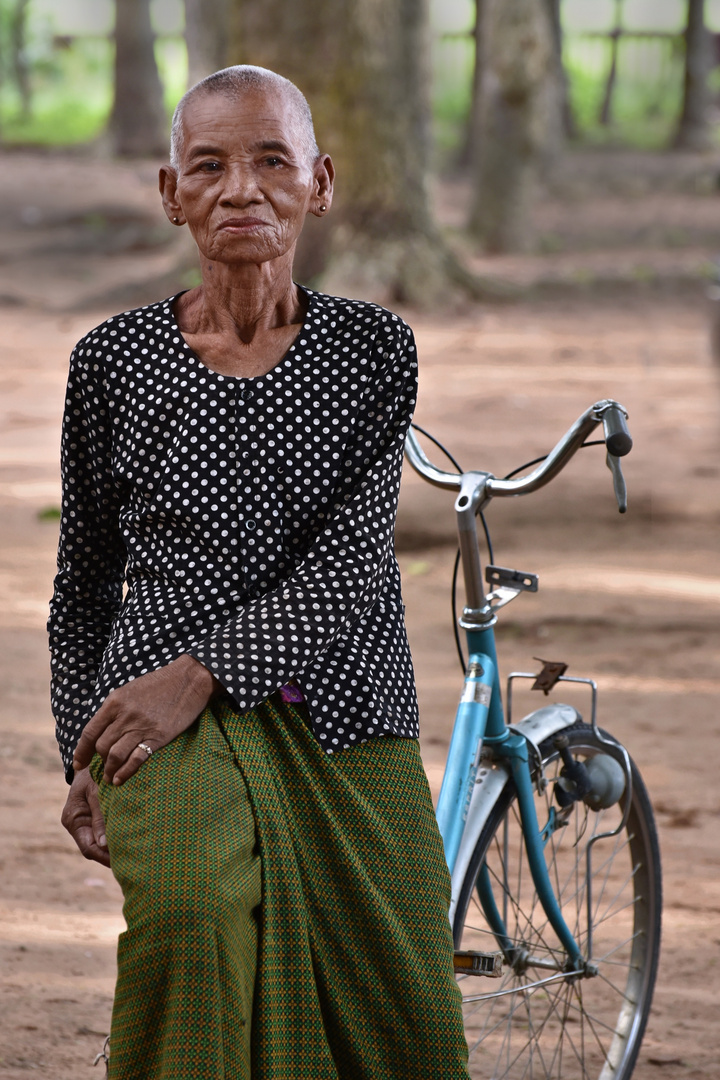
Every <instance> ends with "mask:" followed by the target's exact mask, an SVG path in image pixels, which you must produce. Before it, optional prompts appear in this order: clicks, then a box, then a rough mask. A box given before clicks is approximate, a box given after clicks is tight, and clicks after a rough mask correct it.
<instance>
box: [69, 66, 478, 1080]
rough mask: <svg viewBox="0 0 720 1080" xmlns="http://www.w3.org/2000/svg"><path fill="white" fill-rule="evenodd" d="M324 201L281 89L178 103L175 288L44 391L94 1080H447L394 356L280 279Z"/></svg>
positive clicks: (243, 80)
mask: <svg viewBox="0 0 720 1080" xmlns="http://www.w3.org/2000/svg"><path fill="white" fill-rule="evenodd" d="M333 178H334V170H333V165H332V162H331V160H330V158H329V157H328V156H327V155H326V154H321V153H319V151H318V148H317V145H316V143H315V136H314V132H313V126H312V119H311V116H310V112H309V109H308V106H307V102H306V101H305V99H304V97H303V96H302V94H301V93H300V91H299V90H298V89H297V88H296V87H295V86H293V84H292V83H289V82H288V81H287V80H285V79H283V78H281V77H280V76H278V75H275V74H273V73H272V72H269V71H265V70H263V69H261V68H253V67H235V68H228V69H226V70H225V71H220V72H217V73H216V74H215V75H211V76H210V77H209V78H207V79H205V80H203V81H202V82H201V83H198V85H197V86H194V87H193V88H192V89H191V90H190V91H188V93H187V94H186V95H185V97H184V98H183V99H182V101H181V102H180V104H179V106H178V109H177V112H176V115H175V118H174V121H173V141H172V155H171V163H170V164H169V165H167V166H165V167H164V168H162V169H161V170H160V190H161V193H162V200H163V206H164V208H165V212H166V214H167V216H168V218H169V219H170V221H171V222H173V224H175V225H176V226H178V227H180V226H183V225H187V226H188V228H189V229H190V232H191V234H192V236H193V238H194V240H195V241H196V243H197V246H198V249H199V252H200V260H201V270H202V284H201V285H199V286H198V287H197V288H195V289H191V290H190V291H188V292H184V293H180V294H179V295H177V296H175V297H172V298H170V299H169V300H164V301H162V302H160V303H156V304H151V305H150V306H148V307H145V308H140V309H138V310H136V311H130V312H126V313H124V314H122V315H118V316H116V317H115V318H113V319H109V320H108V321H107V322H106V323H103V325H102V326H99V327H98V328H97V329H95V330H93V331H91V332H90V333H89V334H88V335H87V337H85V338H84V339H83V340H82V341H81V342H80V343H79V344H78V346H77V348H76V349H75V351H74V353H73V357H72V360H71V369H70V378H69V384H68V393H67V403H66V412H65V421H64V434H63V475H64V508H63V520H62V528H61V538H60V551H59V556H58V574H57V578H56V581H55V595H54V598H53V604H52V612H51V617H50V637H51V650H52V654H53V702H54V711H55V715H56V718H57V731H58V740H59V743H60V746H61V750H62V754H63V757H64V760H65V764H66V768H67V777H68V780H69V781H70V782H71V787H70V793H69V796H68V801H67V805H66V808H65V811H64V814H63V823H64V824H65V826H66V828H67V829H69V831H70V832H71V833H72V835H73V837H74V838H75V840H76V842H77V844H78V846H79V848H80V850H81V851H82V852H83V854H84V855H85V856H86V857H87V858H90V859H96V860H97V861H98V862H101V863H104V864H105V865H109V866H111V867H112V871H113V873H114V874H115V876H116V878H117V880H118V881H119V883H120V885H121V887H122V890H123V894H124V900H125V904H124V914H125V918H126V921H127V931H126V932H125V933H124V934H122V936H121V939H120V943H119V950H118V982H117V990H116V995H115V1003H114V1008H113V1017H112V1032H111V1054H110V1066H109V1075H110V1077H113V1078H117V1080H205V1078H207V1080H221V1078H226V1080H242V1078H246V1077H250V1076H253V1077H256V1078H258V1080H259V1078H262V1080H294V1078H300V1077H306V1078H308V1080H326V1078H327V1080H331V1078H332V1080H362V1078H367V1080H370V1078H373V1080H390V1078H397V1080H400V1078H402V1080H420V1078H425V1077H427V1078H428V1080H429V1078H431V1077H432V1078H437V1077H440V1076H442V1077H443V1078H444V1080H454V1078H456V1077H457V1078H459V1077H467V1075H468V1074H467V1070H466V1065H465V1060H466V1046H465V1042H464V1036H463V1030H462V1021H461V1016H460V1007H459V994H458V991H457V988H456V986H455V982H454V978H453V971H452V942H451V937H450V928H449V925H448V921H447V909H448V901H449V884H448V876H447V872H446V868H445V864H444V859H443V852H442V846H441V841H440V838H439V835H438V832H437V828H436V825H435V820H434V816H433V810H432V805H431V802H430V795H429V790H428V786H427V782H426V780H425V776H424V773H423V770H422V766H421V762H420V756H419V751H418V743H417V706H416V701H415V692H414V687H413V675H412V667H411V661H410V655H409V652H408V647H407V641H406V637H405V630H404V625H403V608H402V602H401V597H400V581H399V573H398V568H397V564H396V562H395V559H394V556H393V527H394V521H395V511H396V503H397V494H398V485H399V479H400V470H401V463H402V453H403V440H404V436H405V433H406V431H407V428H408V425H409V423H410V416H411V413H412V408H413V404H414V396H415V368H416V365H415V350H414V346H413V338H412V334H411V332H410V330H409V328H408V327H407V326H406V325H405V324H404V323H403V322H402V321H401V320H400V319H399V318H398V317H397V316H396V315H393V314H391V313H390V312H388V311H385V310H383V309H382V308H380V307H377V306H375V305H373V304H368V303H362V302H360V301H356V300H353V301H350V300H343V299H338V298H335V297H330V296H324V295H321V294H320V293H317V292H313V291H311V290H309V289H305V288H301V287H300V286H298V285H296V284H294V283H293V279H292V263H293V254H294V251H295V246H296V243H297V240H298V237H299V235H300V231H301V229H302V226H303V222H304V220H305V217H306V215H307V214H315V215H317V216H318V217H323V216H324V215H325V214H326V213H327V212H328V210H329V209H330V205H331V201H332V192H333ZM125 586H126V591H125V595H123V593H124V587H125Z"/></svg>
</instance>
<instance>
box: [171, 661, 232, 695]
mask: <svg viewBox="0 0 720 1080" xmlns="http://www.w3.org/2000/svg"><path fill="white" fill-rule="evenodd" d="M173 666H177V668H178V669H179V670H180V671H182V672H183V674H186V675H187V677H188V680H189V688H191V690H192V691H194V692H196V693H197V694H198V696H200V697H202V698H203V699H204V701H205V702H208V701H210V699H211V698H213V697H215V695H216V694H218V693H220V691H221V690H222V688H223V687H222V683H221V682H219V680H218V679H216V678H215V676H214V675H213V673H212V671H209V670H208V668H206V667H205V665H204V664H201V663H200V661H199V660H197V659H196V658H195V657H194V656H192V655H191V654H190V653H183V654H182V655H181V656H178V658H177V660H174V661H173Z"/></svg>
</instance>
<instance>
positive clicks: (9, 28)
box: [0, 0, 32, 121]
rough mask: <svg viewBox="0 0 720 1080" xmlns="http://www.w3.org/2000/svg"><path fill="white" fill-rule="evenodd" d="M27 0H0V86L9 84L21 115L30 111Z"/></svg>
mask: <svg viewBox="0 0 720 1080" xmlns="http://www.w3.org/2000/svg"><path fill="white" fill-rule="evenodd" d="M28 15H29V0H0V86H6V85H8V84H10V85H12V86H13V87H14V88H15V90H16V92H17V95H18V99H19V102H20V110H19V113H20V118H21V120H24V121H27V120H28V119H29V118H30V115H31V112H32V92H31V83H30V64H29V61H28V56H27V33H28Z"/></svg>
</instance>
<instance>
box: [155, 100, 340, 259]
mask: <svg viewBox="0 0 720 1080" xmlns="http://www.w3.org/2000/svg"><path fill="white" fill-rule="evenodd" d="M297 127H298V122H297V119H296V116H295V113H294V111H293V109H292V106H291V105H289V104H288V102H287V101H286V99H285V98H284V97H283V95H282V94H280V93H278V92H276V91H273V90H270V91H259V90H247V91H244V92H243V93H242V94H240V95H239V96H238V97H237V98H235V99H233V98H228V97H225V96H223V95H220V94H207V95H199V96H198V97H196V98H194V99H193V100H191V101H190V102H189V103H188V105H187V108H186V110H185V113H184V118H183V130H184V136H185V137H184V142H183V147H182V156H181V160H180V162H179V167H178V170H177V173H176V172H175V170H173V169H171V168H170V167H169V166H165V167H164V168H163V169H162V170H161V172H160V190H161V192H162V195H163V205H164V206H165V211H166V213H167V215H168V217H169V218H170V219H171V220H173V218H179V220H180V221H181V222H182V221H185V222H187V225H188V227H189V229H190V232H191V233H192V235H193V238H194V239H195V242H196V243H197V245H198V248H199V249H200V252H201V253H202V255H204V256H205V257H206V258H207V259H209V260H211V261H214V262H223V263H228V264H240V263H255V264H258V263H264V262H267V261H268V260H270V259H276V258H278V257H280V256H282V255H285V254H286V253H288V252H289V251H291V250H292V249H293V248H294V246H295V244H296V242H297V239H298V236H299V235H300V231H301V229H302V227H303V223H304V221H305V216H306V214H308V213H317V214H319V213H321V211H320V209H319V208H320V206H321V205H325V206H329V204H330V198H331V196H332V179H333V169H332V162H331V161H330V158H329V157H327V155H323V156H322V157H321V158H319V159H318V161H317V162H315V163H314V164H313V163H312V162H309V161H308V160H307V156H306V155H305V154H304V153H303V146H302V142H301V141H300V139H299V137H298V133H297Z"/></svg>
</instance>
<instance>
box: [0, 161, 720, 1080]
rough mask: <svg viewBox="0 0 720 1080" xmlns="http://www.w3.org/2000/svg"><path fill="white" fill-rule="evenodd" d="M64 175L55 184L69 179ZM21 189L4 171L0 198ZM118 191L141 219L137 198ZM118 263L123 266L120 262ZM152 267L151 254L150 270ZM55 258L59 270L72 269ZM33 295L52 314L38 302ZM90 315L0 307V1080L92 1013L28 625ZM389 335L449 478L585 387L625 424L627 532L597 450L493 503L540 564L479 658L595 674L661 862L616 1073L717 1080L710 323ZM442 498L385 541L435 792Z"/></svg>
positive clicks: (633, 297)
mask: <svg viewBox="0 0 720 1080" xmlns="http://www.w3.org/2000/svg"><path fill="white" fill-rule="evenodd" d="M66 181H67V183H66V186H67V188H68V191H71V190H72V175H71V174H70V173H68V176H67V177H66ZM21 186H22V185H21V184H20V183H19V181H18V191H19V192H20V188H21ZM130 187H131V185H130V186H129V187H128V190H129V189H130ZM20 194H21V192H20ZM20 194H18V196H17V197H18V198H20ZM33 197H34V196H33ZM68 197H69V196H68ZM133 198H135V196H132V198H130V197H128V201H132V199H133ZM35 201H40V199H39V196H38V198H37V199H36V200H35ZM136 201H137V205H138V207H141V208H142V209H143V211H144V207H145V205H146V191H145V188H143V189H142V190H141V191H139V194H138V195H137V200H136ZM6 207H7V203H6ZM98 258H99V259H101V257H100V256H98ZM103 258H105V259H106V261H107V258H108V257H103ZM118 258H119V259H120V263H118V267H119V268H118V269H117V274H118V275H120V276H122V275H121V273H120V272H121V271H122V273H125V272H126V270H127V266H126V263H127V259H126V256H125V255H122V256H118ZM155 258H156V256H155V255H153V256H152V259H155ZM163 259H165V256H164V255H163V256H158V257H157V261H158V266H157V267H155V269H156V270H159V272H162V271H163V266H164V264H163V266H160V262H161V261H162V260H163ZM41 260H42V253H41V251H40V250H39V251H38V262H40V261H41ZM123 260H125V261H124V262H123ZM101 261H102V260H101ZM153 265H154V264H153ZM73 266H74V270H73V272H74V273H76V275H77V279H78V281H80V280H81V271H80V269H78V266H79V264H78V262H77V261H76V262H75V263H74V264H73ZM22 273H23V274H24V275H25V277H24V279H23V280H24V281H25V282H26V284H27V288H28V289H29V287H30V283H31V282H32V280H34V279H33V274H32V268H31V266H30V265H29V263H28V262H27V261H26V262H25V263H23V267H22ZM46 273H47V274H48V276H47V277H43V278H42V281H43V288H45V286H46V284H47V288H48V289H49V288H51V287H52V282H53V280H55V278H53V277H52V276H51V275H50V274H49V272H48V271H47V270H46ZM12 276H13V275H12V261H11V260H10V261H8V262H6V264H5V265H4V267H2V272H1V273H0V293H5V294H6V295H9V294H10V293H11V292H12V290H11V289H10V285H9V284H8V283H9V282H10V283H11V279H12ZM21 277H22V275H21ZM56 277H57V275H56ZM37 280H40V279H37ZM18 281H20V277H19V278H18ZM86 284H87V282H86ZM18 288H20V286H18ZM23 288H25V286H23ZM68 289H69V285H68V281H67V279H65V280H64V281H59V283H58V285H57V292H56V293H55V294H54V299H55V301H57V307H62V306H63V303H64V301H63V297H65V293H66V292H67V291H68ZM89 289H90V286H89V284H88V290H89ZM20 291H21V292H22V290H20ZM70 291H72V290H70ZM68 295H69V293H68ZM25 299H26V302H27V301H28V297H27V296H26V297H25ZM46 299H47V300H48V303H50V306H51V307H52V306H53V296H49V297H47V298H46ZM110 313H111V312H110V311H100V310H96V311H94V312H93V313H89V314H85V313H83V314H68V313H67V312H66V313H62V312H58V313H56V314H52V313H49V312H48V311H47V310H46V308H43V307H16V308H10V307H6V308H5V309H4V310H3V327H4V332H3V335H2V339H1V340H0V382H1V383H2V389H3V394H2V405H1V406H0V509H1V511H2V512H1V513H0V543H1V547H2V551H1V554H0V570H1V571H2V577H1V579H0V599H1V600H2V603H1V605H0V639H1V645H2V647H1V648H0V668H1V671H2V685H3V695H2V699H1V700H0V815H1V829H0V863H1V865H2V873H1V876H0V1078H2V1080H24V1078H25V1077H27V1075H28V1074H29V1072H38V1073H39V1074H40V1075H45V1076H48V1077H51V1078H52V1080H79V1078H82V1077H85V1076H87V1077H88V1080H90V1078H92V1077H97V1071H96V1072H93V1071H92V1070H91V1068H90V1062H91V1061H92V1057H93V1055H94V1054H95V1052H96V1051H97V1049H98V1048H99V1045H100V1043H101V1041H102V1037H103V1035H104V1034H105V1032H106V1031H107V1027H108V1020H109V1014H110V1007H111V1001H112V992H113V978H114V952H115V946H114V942H115V937H116V935H117V932H118V931H119V930H120V929H122V918H121V914H120V898H119V892H118V889H117V886H116V885H115V883H114V881H113V879H112V877H111V875H110V874H109V873H108V872H107V871H105V870H104V869H103V868H101V867H97V866H95V865H93V864H89V863H86V862H84V861H83V860H82V858H81V857H80V855H79V854H78V853H77V852H76V851H75V850H74V848H73V846H72V843H71V841H70V840H69V838H68V837H67V836H66V835H65V834H64V833H63V831H62V829H61V828H60V825H59V821H58V818H59V812H60V808H61V806H62V802H63V800H64V796H65V785H64V781H63V778H62V775H61V772H60V768H59V758H58V756H57V752H56V750H55V746H54V739H53V736H52V724H51V718H50V712H49V708H48V703H47V660H46V656H47V654H46V645H45V637H44V631H43V624H44V620H45V617H46V611H47V598H48V595H49V592H50V583H51V578H52V574H53V562H54V547H55V541H56V523H55V522H54V521H52V520H50V521H47V520H40V519H39V517H38V514H39V512H40V511H42V510H43V508H45V507H48V506H53V505H56V504H57V464H56V459H57V445H58V430H59V419H60V412H61V405H62V398H63V387H64V379H65V371H66V366H67V355H68V352H69V349H70V347H71V345H72V343H73V342H74V341H75V340H77V338H78V337H79V336H80V335H81V334H82V333H83V332H84V331H85V330H86V329H87V328H89V326H91V325H92V324H94V323H96V322H97V321H99V320H100V319H101V318H102V317H103V316H104V315H106V314H110ZM411 321H412V322H413V323H414V325H415V326H416V329H417V336H418V342H419V346H420V354H421V359H422V376H421V378H422V382H421V398H420V405H419V408H418V413H417V419H418V421H419V422H420V423H423V424H425V425H426V426H428V427H430V428H431V429H432V430H433V431H434V432H435V433H436V434H437V435H438V436H439V437H440V438H442V439H444V440H446V441H447V443H448V445H449V446H450V447H451V448H452V450H453V452H454V453H455V454H456V455H457V456H458V457H459V459H460V461H461V462H463V463H465V464H466V467H467V466H468V465H474V466H476V467H481V468H489V469H491V470H493V471H496V472H497V473H499V474H504V473H505V472H506V471H508V470H509V469H510V468H512V467H514V466H515V465H518V464H520V463H521V462H522V461H524V460H527V459H528V458H531V457H534V456H535V455H536V454H538V453H540V452H542V451H543V450H547V449H548V448H549V447H550V446H551V445H552V444H553V443H554V441H555V440H556V438H557V437H558V436H559V434H560V433H561V432H562V431H564V430H565V428H566V427H567V426H568V425H569V424H570V423H571V421H572V420H573V419H574V418H575V417H576V416H577V415H578V414H579V413H580V412H581V411H582V409H584V408H585V407H586V406H587V405H589V404H590V403H591V402H592V401H594V400H595V399H597V398H599V397H604V396H614V397H617V398H619V399H620V400H621V401H623V402H624V403H625V404H626V405H627V406H628V408H629V410H630V414H631V425H632V430H633V434H634V436H635V438H636V449H635V450H634V451H633V454H632V455H631V457H630V459H629V460H628V464H627V470H626V475H627V478H628V482H629V487H630V511H629V513H628V515H627V516H626V517H625V518H624V519H621V518H619V516H618V515H617V513H616V511H615V510H614V504H613V499H612V492H611V487H610V477H609V474H608V473H607V470H606V469H605V466H604V464H603V460H602V455H601V454H599V453H598V454H597V455H596V454H595V452H593V451H586V452H584V454H583V455H582V456H581V459H577V460H576V461H575V462H574V463H573V465H572V466H571V467H570V468H569V469H568V470H567V471H566V473H565V474H563V476H562V477H561V478H559V479H558V480H557V481H556V482H555V483H554V484H553V485H552V486H551V487H550V488H548V489H547V490H546V491H545V492H543V493H540V494H538V495H537V496H534V497H533V498H531V499H527V500H523V501H513V502H512V504H509V503H505V504H498V505H496V506H493V507H492V508H491V525H492V527H493V535H494V540H495V546H496V561H497V562H499V563H501V564H503V565H513V566H518V567H520V568H521V569H527V570H534V571H537V572H539V573H540V581H541V591H540V593H539V594H538V596H527V597H523V598H521V599H520V600H518V601H517V602H516V604H514V605H513V606H512V607H511V608H510V609H508V611H507V613H506V616H505V618H504V619H503V620H502V622H501V629H500V641H501V649H502V661H501V662H502V667H503V670H504V671H505V672H507V671H508V670H511V669H512V668H516V667H521V668H527V666H528V665H532V663H533V661H532V657H533V656H537V655H544V656H548V657H550V658H557V659H564V660H566V661H568V662H569V663H570V665H571V671H572V672H574V673H575V674H594V675H597V676H598V678H599V682H600V687H601V702H600V710H601V712H600V719H601V722H602V723H603V724H604V725H605V726H606V727H607V728H609V729H610V730H611V731H613V733H614V734H616V735H618V736H619V737H620V738H622V739H623V740H624V741H626V742H627V745H628V747H629V748H630V750H631V752H632V754H633V755H634V757H635V758H636V760H637V761H638V762H639V763H640V766H641V768H642V771H643V773H644V775H645V777H646V779H647V781H648V784H649V786H650V789H651V793H652V796H653V799H654V801H655V806H656V809H657V812H658V819H659V825H660V828H661V839H662V849H663V857H664V863H665V884H666V909H665V940H664V950H663V956H662V963H661V970H660V978H659V984H658V989H657V993H656V1001H655V1006H654V1010H653V1015H652V1017H651V1021H650V1026H649V1030H648V1035H647V1038H646V1042H645V1044H644V1047H643V1050H642V1053H641V1056H640V1061H639V1064H638V1067H637V1070H636V1074H635V1076H636V1078H637V1080H651V1078H653V1080H656V1078H657V1077H661V1078H662V1080H701V1078H702V1080H715V1078H716V1077H717V1072H718V1070H717V1062H718V1060H720V1023H719V1022H718V1019H717V1015H716V1013H717V1010H716V1008H715V1002H716V1001H717V996H718V990H719V989H720V985H719V984H720V977H719V976H718V964H717V956H718V945H719V944H720V932H719V931H718V929H717V927H718V912H719V911H720V884H719V882H720V878H719V876H718V861H719V857H718V845H717V839H716V834H717V824H718V815H719V814H720V797H718V794H717V783H716V771H717V761H718V749H719V746H718V744H719V742H720V729H719V726H718V723H717V701H718V691H720V652H719V650H718V622H719V616H720V551H719V546H718V539H717V537H718V525H719V524H720V497H719V496H720V456H719V453H718V451H719V450H720V405H719V398H718V383H717V379H716V372H715V371H714V370H713V368H712V365H711V361H710V357H709V353H708V348H707V333H706V321H707V312H706V310H705V308H704V306H703V304H702V303H701V302H700V301H699V300H698V301H697V302H694V303H691V304H688V303H682V302H680V301H679V300H675V301H673V299H672V297H671V296H665V295H656V296H655V298H654V299H653V297H652V296H646V297H645V298H644V299H643V298H638V295H637V293H630V294H628V295H626V296H624V297H623V296H620V297H619V298H618V296H617V294H616V299H615V300H612V299H610V298H606V299H605V300H603V301H602V302H599V301H598V300H597V299H595V300H594V301H593V300H592V299H591V298H590V297H585V298H584V299H583V298H580V299H575V300H573V301H568V300H566V301H561V300H557V301H555V302H554V303H551V302H549V301H548V302H546V303H544V304H541V303H539V302H537V303H529V302H528V303H523V304H518V305H516V306H512V307H505V308H488V309H485V310H484V311H482V312H480V313H470V314H465V315H463V316H462V317H456V318H449V317H448V318H446V319H442V320H441V319H429V318H421V319H417V318H413V319H412V320H411ZM449 502H450V501H449V499H448V498H446V497H444V495H443V494H442V493H438V492H435V491H433V490H431V489H429V488H426V487H425V486H423V485H422V484H421V482H420V481H419V480H418V479H417V478H415V477H414V476H411V475H407V476H406V478H405V480H404V486H403V495H402V511H401V520H400V524H399V531H398V539H399V547H400V560H401V565H402V568H403V572H404V581H405V594H406V601H407V608H408V625H409V630H410V635H411V641H412V646H413V652H414V656H415V661H416V666H417V672H418V679H419V687H420V696H421V705H422V714H423V737H422V745H423V755H424V759H425V762H426V766H427V770H428V774H429V776H430V779H431V783H432V785H433V787H434V789H435V790H436V791H437V788H438V787H439V782H440V778H441V769H442V760H443V756H444V753H445V750H446V746H447V741H448V737H449V729H450V724H451V718H452V715H453V712H454V708H455V702H456V699H457V694H458V686H459V673H458V670H457V664H456V660H455V657H454V651H453V646H452V637H451V630H450V623H449V618H448V600H447V593H448V582H449V575H450V568H451V563H452V557H453V551H452V549H451V547H450V546H448V545H449V543H450V542H451V539H452V514H451V508H450V505H449ZM535 704H536V702H528V708H530V707H532V706H533V705H535Z"/></svg>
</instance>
